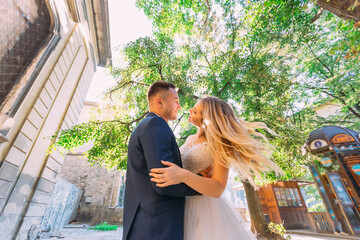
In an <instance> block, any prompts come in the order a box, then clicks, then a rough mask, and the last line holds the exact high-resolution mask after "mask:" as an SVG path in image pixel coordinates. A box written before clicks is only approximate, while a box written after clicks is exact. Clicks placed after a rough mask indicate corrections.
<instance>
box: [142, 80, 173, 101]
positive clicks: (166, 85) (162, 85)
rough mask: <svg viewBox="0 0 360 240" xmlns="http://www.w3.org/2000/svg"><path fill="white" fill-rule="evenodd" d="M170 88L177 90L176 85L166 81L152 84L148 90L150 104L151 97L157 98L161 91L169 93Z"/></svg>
mask: <svg viewBox="0 0 360 240" xmlns="http://www.w3.org/2000/svg"><path fill="white" fill-rule="evenodd" d="M170 88H173V89H176V86H175V84H172V83H170V82H166V81H157V82H154V83H153V84H151V86H150V87H149V89H148V93H147V98H148V101H149V102H150V99H151V97H153V96H155V95H156V94H157V93H159V92H161V91H164V90H165V91H168V90H169V89H170Z"/></svg>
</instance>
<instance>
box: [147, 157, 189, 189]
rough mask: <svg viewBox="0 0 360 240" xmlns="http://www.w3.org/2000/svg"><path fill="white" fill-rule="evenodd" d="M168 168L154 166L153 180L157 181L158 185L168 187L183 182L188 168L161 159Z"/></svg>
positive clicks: (152, 170) (151, 172) (151, 173)
mask: <svg viewBox="0 0 360 240" xmlns="http://www.w3.org/2000/svg"><path fill="white" fill-rule="evenodd" d="M161 163H162V164H163V165H165V166H168V167H166V168H153V169H151V170H150V174H149V175H150V176H151V179H150V180H151V181H153V182H156V186H158V187H167V186H170V185H175V184H179V183H182V182H183V181H184V178H185V175H186V170H185V169H183V168H181V167H179V166H178V165H176V164H174V163H172V162H168V161H161Z"/></svg>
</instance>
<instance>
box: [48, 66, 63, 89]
mask: <svg viewBox="0 0 360 240" xmlns="http://www.w3.org/2000/svg"><path fill="white" fill-rule="evenodd" d="M49 80H50V82H51V84H52V85H53V86H54V88H55V90H56V91H57V90H59V87H60V80H59V79H58V77H57V76H56V73H55V71H53V72H51V74H50V77H49Z"/></svg>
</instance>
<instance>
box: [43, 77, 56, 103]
mask: <svg viewBox="0 0 360 240" xmlns="http://www.w3.org/2000/svg"><path fill="white" fill-rule="evenodd" d="M45 89H46V91H47V92H48V93H49V96H50V97H51V99H54V98H55V97H56V93H57V91H56V89H55V87H54V86H53V85H52V83H51V81H50V80H47V81H46V84H45Z"/></svg>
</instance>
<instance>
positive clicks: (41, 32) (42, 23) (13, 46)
mask: <svg viewBox="0 0 360 240" xmlns="http://www.w3.org/2000/svg"><path fill="white" fill-rule="evenodd" d="M0 12H1V14H0V22H1V24H0V103H3V102H4V100H5V99H6V97H7V95H8V94H9V93H10V91H11V89H12V88H13V87H14V86H15V85H16V83H17V82H18V81H19V79H20V78H21V76H22V74H23V73H24V71H25V70H26V68H27V67H28V65H29V63H30V62H31V60H32V59H33V58H34V57H35V56H36V55H37V52H38V51H39V50H40V49H41V47H42V46H43V44H44V43H45V42H47V40H48V36H49V35H50V32H49V30H50V23H51V20H50V14H49V10H48V7H47V1H44V0H26V1H16V0H8V1H3V2H2V4H1V6H0Z"/></svg>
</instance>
